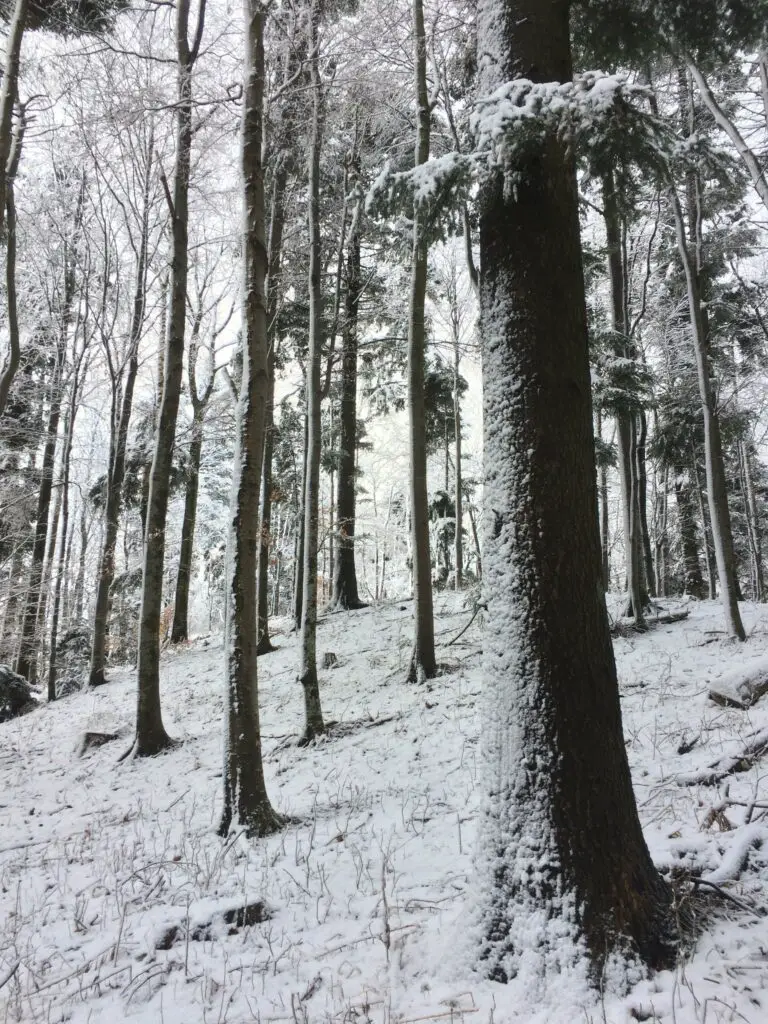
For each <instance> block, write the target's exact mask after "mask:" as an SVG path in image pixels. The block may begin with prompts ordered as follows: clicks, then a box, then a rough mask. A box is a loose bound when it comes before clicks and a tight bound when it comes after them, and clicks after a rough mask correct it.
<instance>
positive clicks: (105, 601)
mask: <svg viewBox="0 0 768 1024" xmlns="http://www.w3.org/2000/svg"><path fill="white" fill-rule="evenodd" d="M153 139H154V133H153V132H152V131H151V130H150V142H149V146H148V147H147V163H146V168H145V174H144V189H143V199H142V203H143V205H142V212H141V233H140V235H139V250H138V258H137V261H136V286H135V288H134V292H133V309H132V313H131V327H130V334H129V337H128V365H127V369H126V373H125V382H124V385H123V397H122V401H121V403H120V409H119V413H118V410H117V409H115V413H114V418H113V430H114V431H115V434H114V441H113V444H112V447H111V458H110V463H109V466H108V467H107V475H106V485H107V494H106V502H105V505H106V508H105V515H104V541H103V544H102V549H101V557H100V559H99V570H98V576H97V580H98V583H97V586H96V606H95V609H94V613H93V640H92V644H91V667H90V672H89V676H88V685H89V686H101V685H102V684H103V683H105V682H106V675H105V671H106V664H107V627H108V622H109V595H110V590H111V588H112V581H113V580H114V578H115V547H116V545H117V534H118V530H119V528H120V513H121V509H122V498H123V482H124V480H125V453H126V448H127V445H128V428H129V426H130V422H131V413H132V411H133V393H134V388H135V385H136V377H137V375H138V372H139V342H140V340H141V333H142V329H143V327H144V311H145V307H146V297H147V247H148V242H149V201H150V188H151V182H152V165H153V156H154V153H153ZM115 384H116V382H115ZM115 421H116V422H115Z"/></svg>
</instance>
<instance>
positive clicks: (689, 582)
mask: <svg viewBox="0 0 768 1024" xmlns="http://www.w3.org/2000/svg"><path fill="white" fill-rule="evenodd" d="M675 500H676V502H677V527H678V532H679V534H680V548H681V551H682V555H683V586H684V588H685V593H686V594H690V595H691V597H695V598H696V599H697V600H699V601H701V600H703V598H704V597H705V596H706V587H705V586H704V577H703V576H702V574H701V562H700V560H699V541H698V535H697V534H698V530H697V526H696V499H695V498H694V496H693V494H692V493H691V484H690V483H689V482H688V481H687V479H686V478H685V472H684V470H683V469H682V467H679V466H678V467H676V468H675Z"/></svg>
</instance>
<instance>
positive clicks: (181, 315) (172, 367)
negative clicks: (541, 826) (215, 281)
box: [132, 0, 205, 757]
mask: <svg viewBox="0 0 768 1024" xmlns="http://www.w3.org/2000/svg"><path fill="white" fill-rule="evenodd" d="M189 9H190V0H179V2H178V4H177V6H176V54H177V63H178V67H177V102H176V166H175V173H174V185H173V196H172V197H171V196H170V195H168V197H167V198H168V200H169V207H170V210H171V225H172V250H173V254H172V259H171V280H170V293H171V305H170V315H169V319H168V332H167V335H166V340H165V356H164V360H163V392H162V398H161V401H160V410H159V416H158V422H157V429H156V431H155V449H154V455H153V457H152V469H151V471H150V474H149V496H148V502H147V521H146V528H145V531H144V570H143V574H142V588H141V614H140V617H139V664H138V699H137V705H136V739H135V742H134V744H133V748H132V753H133V755H134V756H136V757H143V756H152V755H154V754H157V753H158V752H159V751H161V750H163V749H164V748H166V747H168V746H169V745H170V743H171V740H170V738H169V736H168V734H167V733H166V731H165V726H164V725H163V716H162V710H161V706H160V614H161V612H162V605H163V565H164V558H165V523H166V517H167V514H168V499H169V495H170V483H171V464H172V460H173V446H174V440H175V436H176V419H177V416H178V412H179V399H180V397H181V376H182V368H183V361H184V335H185V329H186V319H187V271H188V266H189V252H188V243H189V177H190V154H191V150H192V134H193V132H192V105H193V104H192V71H193V68H194V65H195V61H196V59H197V54H198V51H199V49H200V41H201V38H202V34H203V26H204V24H205V0H199V7H198V14H197V26H196V30H195V36H194V41H193V42H192V44H190V42H189V13H190V11H189Z"/></svg>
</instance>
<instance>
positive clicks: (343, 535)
mask: <svg viewBox="0 0 768 1024" xmlns="http://www.w3.org/2000/svg"><path fill="white" fill-rule="evenodd" d="M357 164H358V165H359V161H357ZM355 171H356V172H358V171H359V166H356V167H355ZM362 204H363V199H362V196H360V195H358V197H357V202H356V205H355V212H354V214H353V217H352V225H351V227H350V232H349V242H348V248H347V276H346V293H345V296H344V312H345V317H344V327H343V331H342V353H341V409H340V415H339V475H338V479H337V485H336V524H337V525H336V529H337V537H338V547H337V550H336V559H335V565H334V572H333V595H332V597H331V605H332V606H333V607H334V608H363V607H365V602H363V601H361V600H360V595H359V593H358V589H357V571H356V569H355V503H356V498H355V486H356V483H357V344H358V318H359V313H360V290H361V287H362V281H361V275H360V219H361V217H362Z"/></svg>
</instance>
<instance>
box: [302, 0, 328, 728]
mask: <svg viewBox="0 0 768 1024" xmlns="http://www.w3.org/2000/svg"><path fill="white" fill-rule="evenodd" d="M308 13H309V21H310V42H309V51H310V75H311V81H312V130H311V131H312V135H311V141H310V150H309V203H308V213H307V217H308V227H309V344H308V348H307V363H306V376H305V381H306V383H305V388H304V390H305V392H306V402H307V446H306V452H305V459H306V470H305V481H304V550H303V570H302V577H303V579H302V593H303V597H302V602H301V640H300V645H301V654H300V665H299V682H300V683H301V686H302V689H303V691H304V734H303V737H302V739H303V741H304V742H309V741H310V740H312V739H313V738H314V737H315V736H318V735H320V733H323V732H325V723H324V722H323V713H322V709H321V707H320V686H319V683H318V679H317V651H316V643H317V546H318V505H319V500H320V445H321V440H322V429H321V423H320V402H321V393H320V387H321V385H320V359H321V356H322V331H323V309H322V301H323V300H322V281H321V274H322V252H321V245H320V148H321V145H322V132H323V124H322V118H323V84H322V81H321V79H320V54H319V52H318V51H319V26H320V0H312V3H311V5H310V9H309V12H308Z"/></svg>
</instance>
